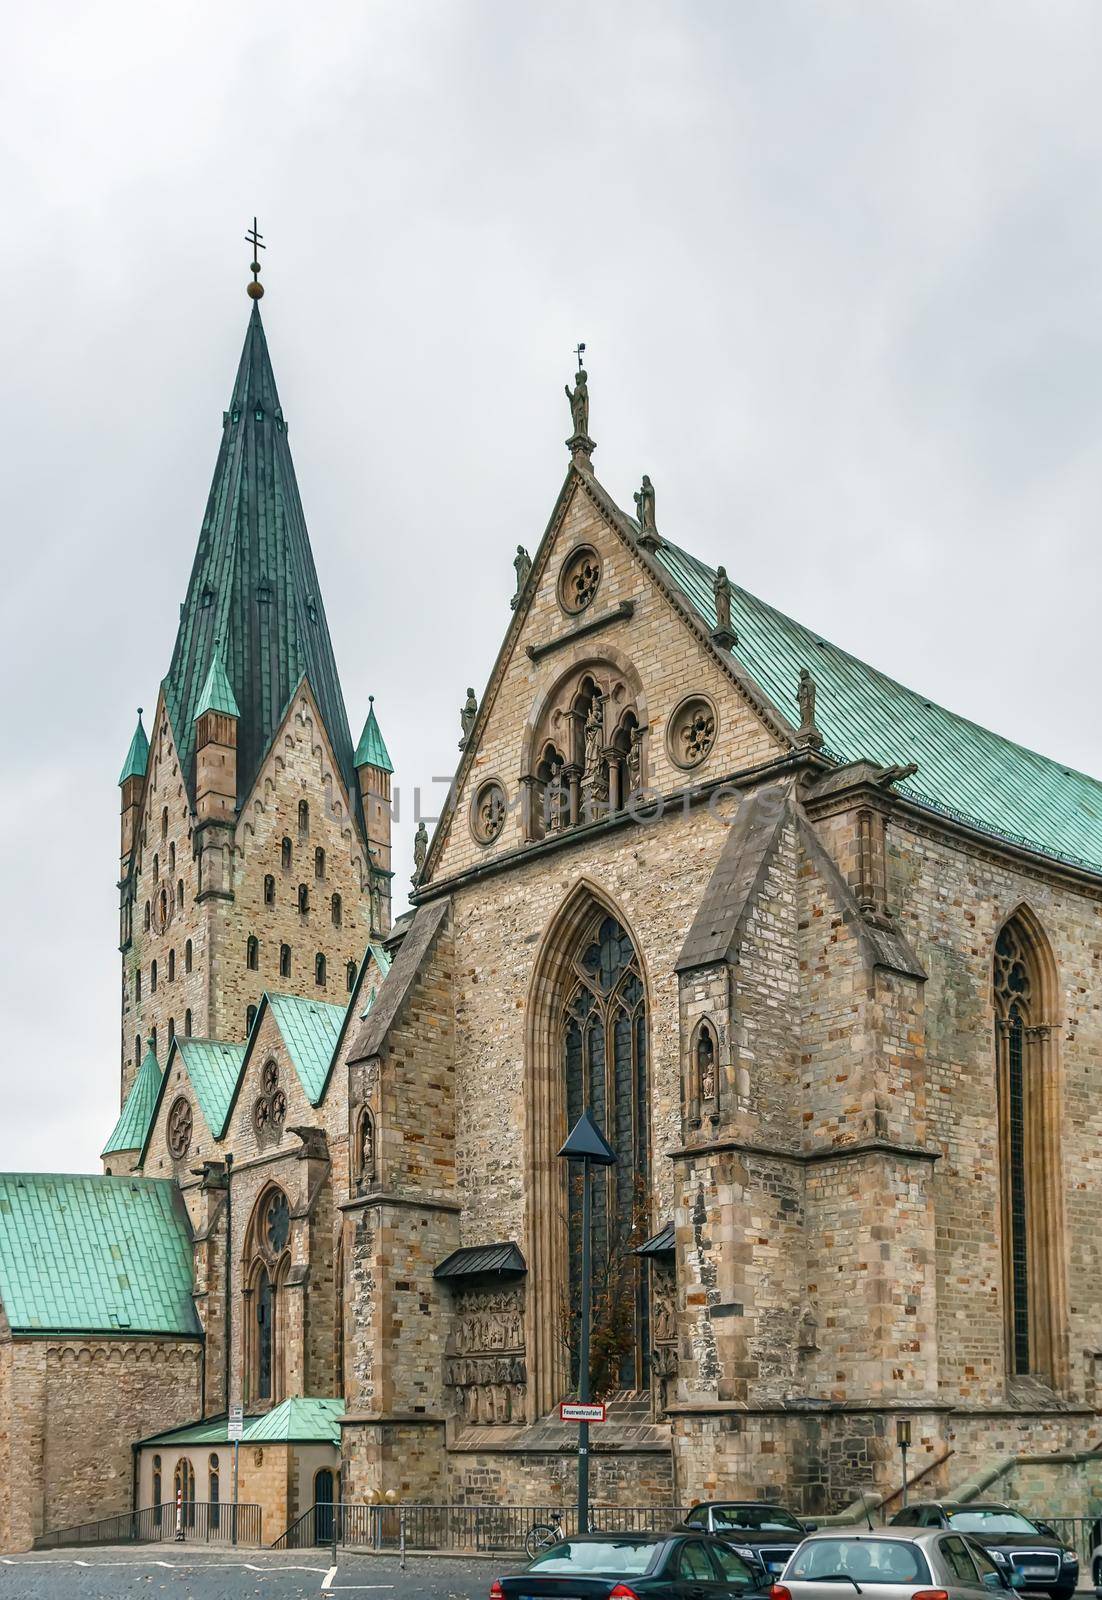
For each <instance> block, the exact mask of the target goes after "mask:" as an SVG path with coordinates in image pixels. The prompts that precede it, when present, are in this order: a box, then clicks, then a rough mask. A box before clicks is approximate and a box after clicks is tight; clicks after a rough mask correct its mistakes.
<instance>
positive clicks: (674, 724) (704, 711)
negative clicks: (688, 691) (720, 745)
mask: <svg viewBox="0 0 1102 1600" xmlns="http://www.w3.org/2000/svg"><path fill="white" fill-rule="evenodd" d="M715 742H716V709H715V706H714V705H713V704H712V702H711V701H710V700H709V699H707V698H706V697H705V696H704V695H693V696H692V697H691V698H690V699H688V700H683V701H682V702H681V704H680V705H679V706H678V708H677V710H676V711H675V712H674V714H673V716H672V717H671V718H670V724H669V732H668V734H667V738H666V747H667V749H668V751H669V754H670V759H671V760H672V761H673V762H674V763H675V764H676V765H677V766H679V767H698V766H699V765H700V763H701V762H702V761H706V760H707V758H708V757H709V756H710V755H711V753H712V748H713V746H714V745H715Z"/></svg>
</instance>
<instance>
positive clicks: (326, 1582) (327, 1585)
mask: <svg viewBox="0 0 1102 1600" xmlns="http://www.w3.org/2000/svg"><path fill="white" fill-rule="evenodd" d="M336 1576H337V1568H336V1565H335V1564H334V1565H333V1566H331V1567H330V1568H329V1571H328V1572H327V1573H326V1574H325V1577H324V1578H323V1579H322V1580H321V1586H322V1588H323V1589H331V1588H332V1587H333V1579H334V1578H335V1577H336Z"/></svg>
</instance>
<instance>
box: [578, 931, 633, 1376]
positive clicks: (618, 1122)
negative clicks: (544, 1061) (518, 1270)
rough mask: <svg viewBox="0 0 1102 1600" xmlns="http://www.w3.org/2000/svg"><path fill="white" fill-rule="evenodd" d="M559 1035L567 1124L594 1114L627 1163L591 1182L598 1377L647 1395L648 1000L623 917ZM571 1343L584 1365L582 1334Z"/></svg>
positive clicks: (591, 964) (593, 953)
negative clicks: (642, 1248)
mask: <svg viewBox="0 0 1102 1600" xmlns="http://www.w3.org/2000/svg"><path fill="white" fill-rule="evenodd" d="M559 1029H560V1048H561V1052H562V1066H563V1073H564V1075H565V1079H566V1120H567V1125H568V1127H573V1125H574V1123H575V1122H576V1121H577V1119H578V1117H579V1116H581V1114H582V1111H583V1110H584V1109H585V1108H586V1107H588V1108H589V1109H590V1110H591V1111H592V1113H593V1115H594V1117H595V1118H596V1120H597V1122H598V1124H599V1125H600V1127H601V1129H602V1131H603V1132H604V1135H605V1137H606V1138H607V1139H608V1141H609V1143H610V1144H611V1146H612V1148H613V1149H614V1150H615V1152H616V1155H617V1158H618V1159H617V1163H616V1165H615V1166H614V1167H598V1168H595V1169H594V1170H593V1175H592V1178H591V1180H590V1181H591V1183H592V1186H593V1231H592V1243H593V1274H594V1276H593V1284H594V1326H595V1327H599V1328H601V1329H602V1343H603V1348H604V1356H603V1359H604V1363H605V1371H604V1373H603V1374H601V1373H600V1372H595V1377H596V1378H597V1381H598V1382H601V1381H602V1379H603V1384H604V1387H606V1388H623V1389H642V1388H645V1387H646V1385H647V1383H648V1382H649V1376H648V1360H649V1344H650V1340H649V1333H648V1320H649V1317H648V1305H647V1282H646V1275H645V1273H644V1272H642V1271H641V1270H640V1268H639V1263H638V1258H637V1257H636V1256H635V1255H634V1254H633V1253H632V1252H633V1250H634V1247H635V1245H637V1244H638V1243H640V1242H641V1240H642V1238H643V1237H644V1236H645V1228H646V1222H647V1215H648V1168H649V1149H648V1145H649V1141H648V1132H647V1016H646V999H645V994H644V990H643V981H642V974H641V971H640V966H639V959H638V956H637V954H636V951H635V947H634V945H633V944H632V941H631V939H630V937H629V935H628V934H627V933H626V932H625V931H624V929H623V928H622V927H621V925H620V924H619V922H617V921H616V919H615V918H614V917H611V916H608V915H605V914H604V913H601V914H600V916H599V918H598V919H597V920H596V921H595V922H593V923H591V924H590V927H589V931H588V934H587V936H586V937H585V939H584V940H583V942H582V943H581V945H580V948H579V954H578V955H577V956H576V958H575V960H574V962H573V984H572V987H571V988H570V991H569V997H568V999H567V1002H566V1005H565V1007H564V1009H563V1013H562V1016H561V1019H560V1022H559ZM570 1168H571V1170H570V1173H569V1177H568V1202H567V1222H568V1231H569V1274H570V1309H571V1323H572V1330H573V1328H575V1327H576V1323H577V1316H578V1307H579V1295H580V1266H581V1244H582V1241H581V1215H582V1177H581V1171H580V1168H578V1164H577V1163H573V1162H572V1163H571V1164H570ZM627 1307H630V1308H631V1310H630V1313H628V1314H625V1308H627ZM570 1343H571V1360H572V1363H574V1364H575V1366H576V1360H577V1338H576V1335H575V1334H574V1333H573V1331H572V1337H571V1341H570ZM595 1348H597V1345H596V1344H595ZM572 1379H573V1380H575V1381H576V1370H574V1371H572Z"/></svg>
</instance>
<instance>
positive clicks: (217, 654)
mask: <svg viewBox="0 0 1102 1600" xmlns="http://www.w3.org/2000/svg"><path fill="white" fill-rule="evenodd" d="M204 711H220V712H221V713H222V715H223V716H224V717H239V716H240V715H241V713H240V711H239V710H238V709H237V701H236V700H235V699H234V697H233V689H232V687H231V686H230V680H229V679H228V678H227V677H226V669H225V667H224V666H223V665H222V652H221V650H220V649H219V647H218V646H217V645H215V647H214V654H213V656H211V658H210V671H209V672H208V673H207V681H206V683H204V685H203V690H202V693H201V694H200V696H199V704H198V705H197V706H196V708H195V716H194V717H193V718H192V721H193V722H197V721H198V720H199V718H200V717H201V716H202V715H203V713H204Z"/></svg>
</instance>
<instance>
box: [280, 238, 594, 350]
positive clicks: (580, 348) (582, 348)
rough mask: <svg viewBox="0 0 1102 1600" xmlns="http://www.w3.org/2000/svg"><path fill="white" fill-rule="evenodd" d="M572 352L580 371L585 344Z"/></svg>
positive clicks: (576, 347)
mask: <svg viewBox="0 0 1102 1600" xmlns="http://www.w3.org/2000/svg"><path fill="white" fill-rule="evenodd" d="M255 226H256V222H255V220H254V222H253V227H254V228H255ZM574 354H575V355H576V356H577V358H578V371H579V372H580V371H581V370H582V357H583V356H584V355H585V345H584V344H579V345H576V346H575V347H574Z"/></svg>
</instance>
